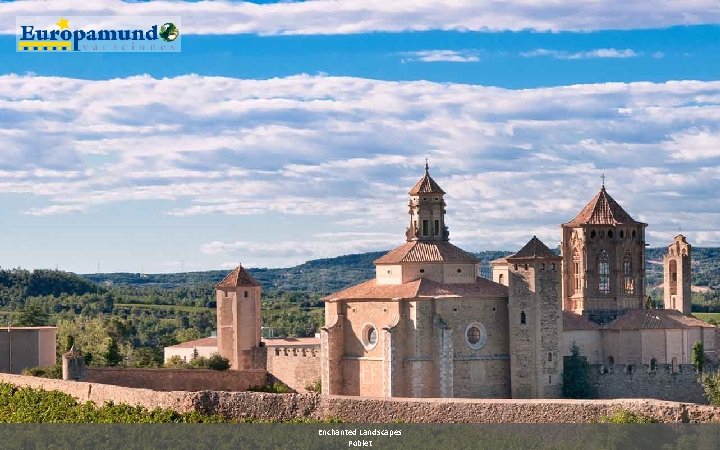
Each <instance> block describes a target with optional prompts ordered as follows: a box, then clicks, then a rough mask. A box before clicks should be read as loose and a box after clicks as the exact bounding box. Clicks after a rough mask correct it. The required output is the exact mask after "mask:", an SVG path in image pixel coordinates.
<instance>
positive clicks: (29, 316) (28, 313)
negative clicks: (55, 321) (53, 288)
mask: <svg viewBox="0 0 720 450" xmlns="http://www.w3.org/2000/svg"><path fill="white" fill-rule="evenodd" d="M48 321H49V316H48V313H46V312H45V311H44V310H43V309H42V307H41V306H40V305H39V304H37V303H35V302H28V303H27V304H25V307H24V308H23V309H22V311H20V315H19V316H18V319H17V321H16V324H17V325H18V326H21V327H43V326H46V325H47V324H48Z"/></svg>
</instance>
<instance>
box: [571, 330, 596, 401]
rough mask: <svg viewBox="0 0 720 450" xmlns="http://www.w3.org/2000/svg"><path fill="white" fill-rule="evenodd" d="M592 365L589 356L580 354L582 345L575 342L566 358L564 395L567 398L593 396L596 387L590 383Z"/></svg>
mask: <svg viewBox="0 0 720 450" xmlns="http://www.w3.org/2000/svg"><path fill="white" fill-rule="evenodd" d="M589 372H590V365H589V364H588V362H587V358H586V357H584V356H582V355H580V347H578V345H577V344H576V343H575V342H573V344H572V347H571V348H570V356H568V357H566V358H565V371H564V372H563V395H564V396H565V397H567V398H592V397H594V396H595V389H594V388H593V386H592V385H591V384H590V381H589V379H588V375H589Z"/></svg>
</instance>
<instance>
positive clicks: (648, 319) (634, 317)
mask: <svg viewBox="0 0 720 450" xmlns="http://www.w3.org/2000/svg"><path fill="white" fill-rule="evenodd" d="M697 327H700V328H714V326H713V325H710V324H709V323H706V322H703V321H702V320H700V319H696V318H695V317H690V316H685V315H683V314H682V313H680V311H677V310H675V309H630V310H627V311H626V312H625V313H624V314H623V315H622V316H620V317H618V318H617V319H615V320H613V321H612V322H610V323H608V324H607V325H606V326H605V328H607V329H609V330H652V329H677V328H697Z"/></svg>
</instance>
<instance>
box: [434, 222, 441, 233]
mask: <svg viewBox="0 0 720 450" xmlns="http://www.w3.org/2000/svg"><path fill="white" fill-rule="evenodd" d="M433 234H434V235H435V236H439V235H440V221H439V220H435V226H434V227H433Z"/></svg>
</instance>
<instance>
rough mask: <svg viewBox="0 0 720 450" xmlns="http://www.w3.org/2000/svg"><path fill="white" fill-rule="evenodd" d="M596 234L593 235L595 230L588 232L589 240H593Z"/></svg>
mask: <svg viewBox="0 0 720 450" xmlns="http://www.w3.org/2000/svg"><path fill="white" fill-rule="evenodd" d="M596 234H597V233H595V230H592V231H591V232H590V237H591V238H594V237H595V235H596Z"/></svg>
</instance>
